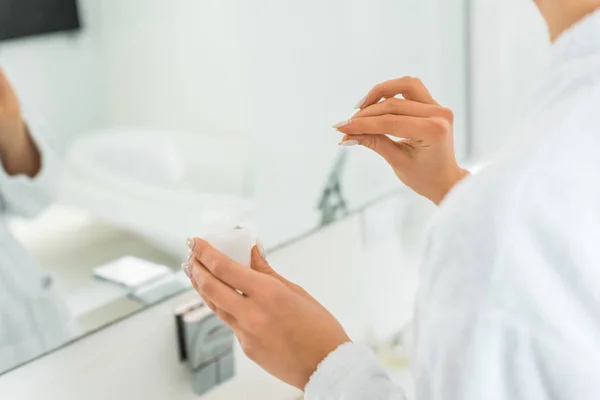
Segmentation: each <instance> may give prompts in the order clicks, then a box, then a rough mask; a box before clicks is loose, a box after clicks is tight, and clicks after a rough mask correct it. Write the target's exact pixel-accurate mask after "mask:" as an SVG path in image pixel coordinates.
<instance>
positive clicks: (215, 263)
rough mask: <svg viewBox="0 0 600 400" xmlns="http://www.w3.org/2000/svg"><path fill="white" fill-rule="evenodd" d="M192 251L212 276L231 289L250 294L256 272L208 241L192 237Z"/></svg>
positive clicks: (254, 282) (254, 284) (253, 286)
mask: <svg viewBox="0 0 600 400" xmlns="http://www.w3.org/2000/svg"><path fill="white" fill-rule="evenodd" d="M192 253H193V255H194V257H196V259H197V260H198V261H199V262H200V264H202V265H203V266H204V267H205V268H206V269H207V270H208V271H209V272H210V273H211V274H212V275H213V276H215V277H216V278H217V279H219V280H220V281H221V282H223V283H224V284H226V285H227V286H229V287H232V288H233V289H237V290H240V291H242V292H243V293H244V294H252V291H253V288H255V287H256V286H257V285H256V281H257V278H258V276H257V274H258V272H256V271H254V270H252V269H250V268H248V267H246V266H244V265H242V264H240V263H238V262H236V261H234V260H232V259H231V258H229V257H227V256H226V255H224V254H223V253H221V252H220V251H218V250H217V249H215V248H214V247H212V246H211V245H210V244H209V243H208V242H206V241H205V240H202V239H194V243H193V247H192Z"/></svg>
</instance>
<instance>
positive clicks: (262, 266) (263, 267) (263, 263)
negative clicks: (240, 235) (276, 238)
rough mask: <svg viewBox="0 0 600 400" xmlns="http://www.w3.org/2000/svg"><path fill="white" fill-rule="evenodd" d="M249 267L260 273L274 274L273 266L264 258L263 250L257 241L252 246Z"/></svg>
mask: <svg viewBox="0 0 600 400" xmlns="http://www.w3.org/2000/svg"><path fill="white" fill-rule="evenodd" d="M250 267H251V268H252V269H253V270H255V271H257V272H260V273H261V274H267V275H274V274H275V271H274V270H273V268H271V266H270V265H269V263H268V262H267V260H266V259H265V256H264V250H263V247H262V245H261V244H260V243H257V244H256V246H254V247H253V248H252V258H251V264H250Z"/></svg>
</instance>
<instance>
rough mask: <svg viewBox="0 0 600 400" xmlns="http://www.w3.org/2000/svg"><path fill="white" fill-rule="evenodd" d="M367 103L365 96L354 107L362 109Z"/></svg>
mask: <svg viewBox="0 0 600 400" xmlns="http://www.w3.org/2000/svg"><path fill="white" fill-rule="evenodd" d="M366 101H367V96H365V97H363V98H362V99H360V101H359V102H358V103H356V105H355V106H354V108H361V107H362V105H363V104H365V102H366Z"/></svg>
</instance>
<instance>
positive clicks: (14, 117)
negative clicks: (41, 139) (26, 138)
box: [0, 69, 25, 143]
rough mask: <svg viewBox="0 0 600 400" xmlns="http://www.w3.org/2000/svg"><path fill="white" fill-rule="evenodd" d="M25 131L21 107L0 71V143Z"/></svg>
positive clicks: (0, 70)
mask: <svg viewBox="0 0 600 400" xmlns="http://www.w3.org/2000/svg"><path fill="white" fill-rule="evenodd" d="M24 131H25V123H24V122H23V116H22V114H21V105H20V103H19V99H18V98H17V95H16V94H15V91H14V90H13V88H12V86H11V85H10V82H9V81H8V79H7V78H6V75H5V74H4V72H3V71H2V69H0V143H1V142H4V141H5V140H7V139H6V138H7V137H8V136H13V135H19V134H22V133H23V132H24Z"/></svg>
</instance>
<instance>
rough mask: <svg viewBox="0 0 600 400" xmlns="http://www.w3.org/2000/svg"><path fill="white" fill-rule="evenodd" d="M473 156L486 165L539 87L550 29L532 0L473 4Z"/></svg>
mask: <svg viewBox="0 0 600 400" xmlns="http://www.w3.org/2000/svg"><path fill="white" fill-rule="evenodd" d="M472 1H473V14H472V27H473V31H472V32H473V36H472V40H473V48H472V56H473V61H474V64H473V69H472V71H473V89H474V93H473V116H474V119H473V134H474V137H473V139H474V140H473V145H474V146H473V150H474V152H473V155H474V157H475V159H476V160H478V161H480V160H485V159H487V158H489V157H490V155H492V154H493V153H494V152H495V150H496V149H497V148H498V147H499V146H501V145H502V144H503V143H506V141H507V140H508V139H510V138H511V137H512V132H513V131H514V130H513V129H512V127H513V126H514V124H515V123H516V122H517V120H518V118H519V116H520V114H521V113H522V112H523V110H524V107H526V105H527V104H528V102H529V101H530V99H531V95H532V92H533V91H534V90H535V89H536V87H537V86H538V84H539V82H540V78H541V76H542V75H543V72H544V70H545V68H546V63H547V60H548V55H549V42H548V35H547V30H546V27H545V24H544V23H543V20H542V18H541V16H540V14H539V11H538V10H537V7H536V6H535V4H534V2H533V1H531V0H472Z"/></svg>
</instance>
